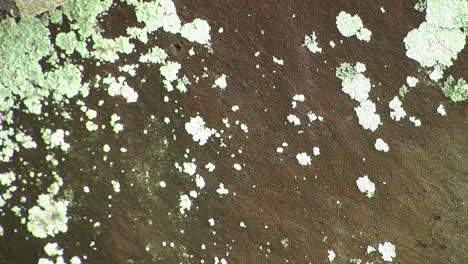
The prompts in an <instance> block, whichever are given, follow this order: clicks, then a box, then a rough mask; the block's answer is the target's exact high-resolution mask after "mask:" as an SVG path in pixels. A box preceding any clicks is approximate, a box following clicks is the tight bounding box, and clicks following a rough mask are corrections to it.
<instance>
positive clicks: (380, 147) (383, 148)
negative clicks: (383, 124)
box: [374, 138, 390, 152]
mask: <svg viewBox="0 0 468 264" xmlns="http://www.w3.org/2000/svg"><path fill="white" fill-rule="evenodd" d="M374 146H375V149H376V150H377V151H380V152H388V151H389V150H390V147H389V146H388V144H387V143H385V141H384V140H383V139H381V138H378V139H377V140H376V141H375V144H374Z"/></svg>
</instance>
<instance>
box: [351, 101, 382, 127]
mask: <svg viewBox="0 0 468 264" xmlns="http://www.w3.org/2000/svg"><path fill="white" fill-rule="evenodd" d="M354 111H355V112H356V115H357V117H358V121H359V124H360V125H361V126H362V127H363V128H364V129H369V130H371V131H375V130H376V129H377V128H378V127H379V125H380V124H381V121H380V116H379V115H378V114H377V113H376V108H375V104H374V103H373V102H372V101H370V100H366V101H364V102H362V103H361V104H360V105H359V106H357V107H355V108H354Z"/></svg>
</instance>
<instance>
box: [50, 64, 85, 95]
mask: <svg viewBox="0 0 468 264" xmlns="http://www.w3.org/2000/svg"><path fill="white" fill-rule="evenodd" d="M81 71H82V69H81V66H77V65H74V64H71V63H66V64H65V65H63V66H61V67H59V68H58V69H57V70H55V71H52V72H47V73H46V74H45V80H44V84H43V85H44V87H46V88H48V89H49V90H51V91H52V92H53V98H54V99H55V100H56V101H62V100H63V99H64V98H67V99H70V98H72V97H75V96H76V95H78V94H81V95H82V96H83V97H86V96H87V95H88V93H89V86H88V85H87V84H81V81H82V77H81Z"/></svg>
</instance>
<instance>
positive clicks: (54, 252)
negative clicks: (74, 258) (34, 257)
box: [44, 243, 63, 257]
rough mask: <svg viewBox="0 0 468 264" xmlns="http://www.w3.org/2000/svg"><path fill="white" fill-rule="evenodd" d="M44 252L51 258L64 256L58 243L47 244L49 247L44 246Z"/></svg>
mask: <svg viewBox="0 0 468 264" xmlns="http://www.w3.org/2000/svg"><path fill="white" fill-rule="evenodd" d="M44 252H45V253H46V254H47V255H48V256H49V257H53V256H61V255H63V249H62V248H60V247H59V245H58V244H57V243H47V245H45V246H44Z"/></svg>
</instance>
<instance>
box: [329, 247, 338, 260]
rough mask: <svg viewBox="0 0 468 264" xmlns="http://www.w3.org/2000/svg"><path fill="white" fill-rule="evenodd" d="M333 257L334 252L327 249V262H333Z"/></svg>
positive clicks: (334, 255)
mask: <svg viewBox="0 0 468 264" xmlns="http://www.w3.org/2000/svg"><path fill="white" fill-rule="evenodd" d="M335 257H336V254H335V251H333V249H329V250H328V261H330V262H333V260H335Z"/></svg>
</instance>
